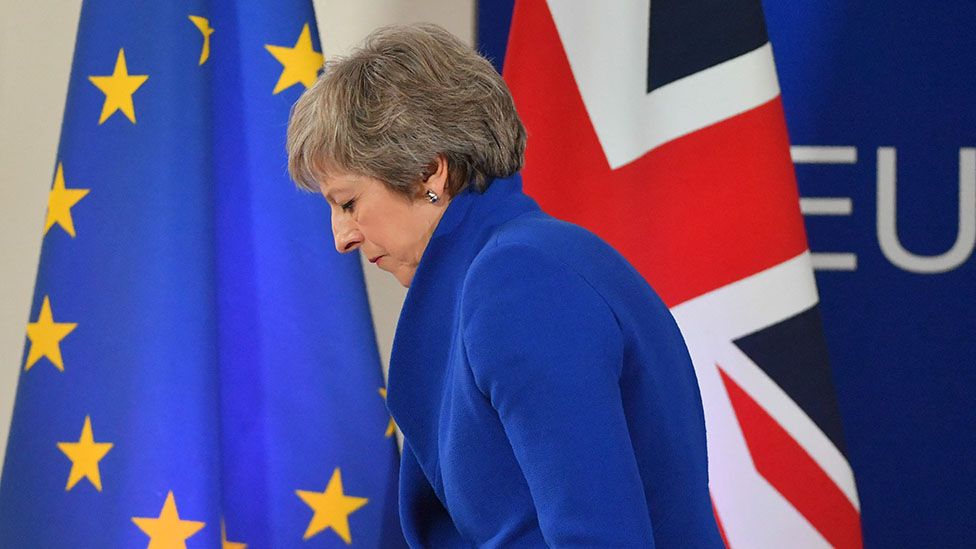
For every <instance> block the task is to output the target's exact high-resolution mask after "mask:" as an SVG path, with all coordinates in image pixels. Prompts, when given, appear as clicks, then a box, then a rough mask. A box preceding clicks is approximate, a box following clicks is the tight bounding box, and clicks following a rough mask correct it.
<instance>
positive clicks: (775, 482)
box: [716, 365, 862, 548]
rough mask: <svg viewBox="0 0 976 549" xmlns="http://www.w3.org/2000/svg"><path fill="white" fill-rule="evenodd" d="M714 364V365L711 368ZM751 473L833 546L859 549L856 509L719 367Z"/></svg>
mask: <svg viewBox="0 0 976 549" xmlns="http://www.w3.org/2000/svg"><path fill="white" fill-rule="evenodd" d="M716 366H717V365H716ZM719 373H720V374H721V376H722V382H723V383H724V384H725V390H726V392H727V393H728V395H729V399H730V400H731V401H732V408H733V409H734V410H735V416H736V418H737V419H738V421H739V426H740V427H741V428H742V434H743V436H744V437H745V440H746V445H747V446H748V447H749V454H750V455H751V456H752V461H753V463H754V464H755V466H756V470H757V471H759V474H761V475H762V476H763V478H765V479H766V480H767V481H769V483H770V484H771V485H772V486H773V488H775V489H776V490H777V491H778V492H779V493H780V494H782V495H783V497H785V498H786V499H787V500H788V501H789V502H790V503H791V504H792V505H793V506H794V507H795V508H796V510H797V511H799V512H800V514H801V515H803V516H804V517H805V518H806V519H807V520H808V521H810V524H812V525H813V527H814V528H816V529H817V531H818V532H820V534H821V535H822V536H823V537H824V538H826V540H827V542H828V543H830V544H831V545H833V546H834V547H839V548H848V547H857V548H859V547H862V540H861V522H860V515H859V513H858V511H857V509H855V508H854V506H853V505H851V502H850V501H849V500H848V499H847V497H846V496H845V495H844V494H843V492H841V490H840V488H838V487H837V485H836V484H834V482H833V481H832V480H831V479H830V477H828V476H827V474H826V473H824V471H823V469H821V468H820V466H819V465H817V462H816V461H814V460H813V458H811V457H810V454H808V453H807V452H806V450H804V449H803V448H802V447H800V445H799V444H797V442H796V441H795V440H794V439H793V437H791V436H790V435H789V433H787V432H786V431H785V430H784V429H783V428H782V427H781V426H780V425H779V424H778V423H777V422H776V420H774V419H773V418H772V417H771V416H770V415H769V414H768V413H766V411H765V410H763V408H762V407H761V406H760V405H759V403H757V402H756V401H755V400H753V398H752V397H751V396H749V394H748V393H746V392H745V391H744V390H743V389H742V388H741V387H740V386H739V385H738V384H736V383H735V381H733V380H732V378H730V377H729V376H728V375H727V374H726V373H725V372H724V371H723V370H722V369H721V367H719Z"/></svg>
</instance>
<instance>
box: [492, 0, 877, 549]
mask: <svg viewBox="0 0 976 549" xmlns="http://www.w3.org/2000/svg"><path fill="white" fill-rule="evenodd" d="M504 75H505V78H506V80H507V81H508V83H509V85H510V86H511V88H512V92H513V94H514V96H515V100H516V106H517V107H518V110H519V113H520V114H521V116H522V118H523V121H524V122H525V124H526V127H527V130H528V135H529V144H528V149H527V158H526V165H525V170H524V172H523V173H524V180H525V187H526V190H527V191H528V192H529V193H530V194H531V195H533V196H534V197H535V198H536V199H538V200H539V202H540V203H541V204H542V206H543V208H544V209H546V210H547V211H548V212H549V213H551V214H553V215H555V216H557V217H560V218H563V219H567V220H570V221H573V222H575V223H578V224H580V225H583V226H585V227H587V228H589V229H591V230H593V231H594V232H596V233H597V234H599V235H600V236H601V237H603V238H604V239H605V240H607V241H608V242H610V243H611V244H612V245H613V246H614V247H616V248H617V249H618V250H619V251H620V252H621V253H623V254H624V255H625V256H626V257H627V258H628V259H629V260H630V262H631V263H632V264H633V265H634V266H635V267H636V268H637V269H638V270H639V271H640V272H641V273H642V274H643V275H644V276H645V277H646V279H647V280H648V281H649V282H650V283H651V284H652V286H654V288H655V289H656V290H657V291H658V293H659V294H660V295H661V297H662V298H663V299H664V300H665V302H666V303H668V305H669V306H670V307H671V309H672V312H673V313H674V315H675V318H676V319H677V320H678V323H679V325H680V326H681V329H682V331H683V333H684V335H685V338H686V340H687V342H688V346H689V349H690V352H691V355H692V358H693V360H694V363H695V368H696V373H697V375H698V381H699V384H700V387H701V391H702V397H703V401H704V408H705V420H706V427H707V430H708V450H709V475H710V482H711V494H712V500H713V505H714V507H715V513H716V517H717V518H718V520H719V524H720V527H721V529H722V533H723V536H724V538H725V541H726V543H727V544H728V545H730V546H732V547H823V546H835V547H860V546H861V545H862V540H861V527H860V509H859V503H858V497H857V491H856V488H855V484H854V476H853V473H852V471H851V467H850V464H849V463H848V460H847V457H846V455H845V449H844V444H843V439H842V433H841V424H840V416H839V413H838V408H837V402H836V399H835V396H834V390H833V384H832V381H831V376H830V368H829V361H828V357H827V350H826V344H825V342H824V338H823V333H822V329H821V325H820V315H819V311H818V308H817V304H818V297H817V291H816V286H815V283H814V278H813V268H812V264H811V261H810V252H809V250H808V247H807V241H806V235H805V232H804V228H803V222H802V218H801V215H800V209H799V197H798V195H797V188H796V181H795V178H794V174H793V164H792V162H791V160H790V154H789V140H788V137H787V132H786V125H785V120H784V114H783V107H782V103H781V101H780V95H779V85H778V83H777V79H776V72H775V68H774V64H773V55H772V49H771V47H770V44H769V41H768V39H767V35H766V27H765V22H764V19H763V13H762V7H761V5H760V3H759V2H758V0H723V1H717V0H695V1H691V0H684V1H679V0H654V2H653V3H651V2H650V1H648V0H644V1H631V2H601V3H596V2H586V3H583V2H570V1H567V0H549V1H548V2H541V1H533V0H520V1H519V2H518V3H517V4H516V7H515V11H514V14H513V19H512V27H511V33H510V36H509V43H508V53H507V58H506V61H505V69H504Z"/></svg>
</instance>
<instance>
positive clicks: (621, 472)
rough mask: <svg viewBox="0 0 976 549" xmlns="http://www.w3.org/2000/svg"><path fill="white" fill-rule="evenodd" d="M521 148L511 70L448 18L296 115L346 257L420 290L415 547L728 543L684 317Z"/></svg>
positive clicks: (297, 166) (410, 469)
mask: <svg viewBox="0 0 976 549" xmlns="http://www.w3.org/2000/svg"><path fill="white" fill-rule="evenodd" d="M524 148H525V130H524V129H523V127H522V123H521V121H520V120H519V117H518V114H517V113H516V112H515V107H514V104H513V102H512V98H511V95H510V94H509V92H508V88H507V87H506V86H505V83H504V82H503V81H502V80H501V78H500V77H499V75H498V73H497V72H496V71H495V70H494V68H493V67H492V66H491V64H490V63H489V62H488V61H486V60H485V59H484V58H482V57H481V56H479V55H478V54H477V53H476V52H474V51H473V50H472V49H471V48H470V47H468V46H466V45H464V44H463V43H461V42H460V41H459V40H457V39H456V38H455V37H453V36H452V35H450V34H449V33H447V32H446V31H444V30H443V29H441V28H439V27H436V26H433V25H417V26H411V27H388V28H384V29H380V30H378V31H376V32H374V33H373V34H372V35H370V36H369V37H368V38H367V39H366V41H365V44H364V45H363V47H362V48H361V49H359V50H357V51H356V52H354V53H353V54H352V55H351V56H349V57H347V58H344V59H341V60H338V61H336V62H333V63H332V64H331V65H330V66H329V67H328V69H327V70H326V72H325V74H324V75H323V76H322V77H321V78H320V80H319V81H318V82H317V83H316V84H315V85H314V86H313V87H312V88H311V89H309V90H308V91H307V92H306V93H305V95H304V96H302V98H301V99H300V100H299V101H298V103H297V104H296V105H295V107H294V110H293V112H292V117H291V121H290V125H289V128H288V154H289V167H290V171H291V174H292V177H293V178H294V179H295V181H296V182H297V183H298V185H299V186H301V187H303V188H305V189H308V190H311V191H315V192H321V193H322V194H323V195H324V196H325V198H326V200H327V201H328V203H329V205H330V208H331V212H332V228H333V232H334V237H335V244H336V248H337V249H338V250H339V252H343V253H345V252H350V251H353V250H357V249H358V250H360V251H361V252H362V253H363V254H365V255H366V257H368V258H369V260H370V262H372V263H375V264H376V265H377V266H378V267H379V268H380V269H383V270H386V271H389V272H390V273H392V274H393V276H395V277H396V279H397V280H398V281H399V282H400V283H401V284H403V285H404V286H407V287H409V291H408V293H407V298H406V302H405V303H404V306H403V312H402V313H401V316H400V321H399V324H398V326H397V333H396V338H395V341H394V348H393V353H392V357H391V360H390V376H389V398H388V406H389V408H390V411H391V413H392V414H393V417H394V419H396V421H397V423H398V424H399V426H400V428H401V430H402V431H403V434H404V447H403V457H402V462H401V471H400V475H401V476H400V516H401V522H402V525H403V530H404V534H405V536H406V539H407V541H408V542H409V543H410V544H411V545H412V546H433V547H449V546H471V545H478V546H499V547H512V546H530V547H537V546H543V545H550V546H589V547H616V546H634V547H646V546H653V545H655V544H656V545H657V546H660V547H674V546H680V547H704V546H708V547H718V546H722V542H721V539H720V536H719V533H718V530H717V527H716V524H715V520H714V517H713V514H712V508H711V503H710V499H709V494H708V478H707V464H706V455H705V429H704V419H703V416H702V408H701V400H700V396H699V393H698V386H697V382H696V379H695V374H694V370H693V368H692V365H691V362H690V359H689V357H688V353H687V350H686V349H685V345H684V341H683V340H682V338H681V335H680V333H679V332H678V329H677V327H676V325H675V323H674V320H673V319H672V317H671V315H670V314H669V312H668V310H667V308H666V307H665V306H664V305H663V304H662V302H661V301H660V299H658V297H657V296H656V295H655V294H654V292H653V291H652V290H651V288H650V287H649V286H648V285H647V283H646V282H645V281H644V280H643V279H642V278H641V277H640V275H639V274H638V273H637V272H636V271H635V270H634V269H633V268H632V267H631V266H630V265H629V264H628V263H627V262H626V260H624V259H623V257H621V256H620V255H619V254H617V253H616V252H615V251H614V250H613V249H612V248H610V247H609V246H608V245H607V244H605V243H604V242H602V241H601V240H600V239H599V238H597V237H596V236H594V235H593V234H591V233H589V232H587V231H586V230H584V229H582V228H579V227H576V226H574V225H571V224H568V223H564V222H561V221H558V220H556V219H553V218H552V217H549V216H547V215H546V214H544V213H543V212H541V211H540V210H539V207H538V206H537V205H536V204H535V202H533V201H532V199H530V198H529V197H527V196H526V195H524V194H523V193H522V191H521V182H520V179H519V176H518V173H517V172H518V170H519V169H520V168H521V166H522V159H523V151H524ZM567 184H588V185H592V186H593V192H594V193H598V192H600V190H599V182H568V183H567Z"/></svg>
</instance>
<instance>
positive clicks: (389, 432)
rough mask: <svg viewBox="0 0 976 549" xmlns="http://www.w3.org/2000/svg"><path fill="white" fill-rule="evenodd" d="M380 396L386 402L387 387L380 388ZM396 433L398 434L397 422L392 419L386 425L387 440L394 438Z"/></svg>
mask: <svg viewBox="0 0 976 549" xmlns="http://www.w3.org/2000/svg"><path fill="white" fill-rule="evenodd" d="M380 396H381V397H383V400H386V387H380ZM394 432H396V422H395V421H393V418H392V417H391V418H390V422H389V423H388V424H387V425H386V438H390V437H392V436H393V433H394Z"/></svg>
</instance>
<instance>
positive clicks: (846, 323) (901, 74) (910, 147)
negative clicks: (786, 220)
mask: <svg viewBox="0 0 976 549" xmlns="http://www.w3.org/2000/svg"><path fill="white" fill-rule="evenodd" d="M512 4H513V2H512V1H509V0H501V1H497V0H496V1H493V2H481V3H479V7H478V11H479V13H478V15H479V24H478V32H479V43H480V47H481V49H482V51H483V52H484V53H485V54H487V55H488V56H489V57H491V58H492V59H493V60H494V61H495V62H496V64H498V65H499V67H500V66H501V62H502V61H503V60H504V57H505V44H506V41H507V36H508V27H509V24H510V19H511V10H512ZM764 7H765V9H766V18H767V24H768V31H769V36H770V40H771V42H772V44H773V48H774V53H775V56H776V62H777V68H778V72H779V77H780V85H781V88H782V95H783V102H784V104H785V108H786V115H787V124H788V126H789V130H790V139H791V142H792V143H793V145H794V146H798V147H803V148H802V149H796V150H795V152H796V155H795V156H796V160H797V177H798V180H799V185H800V194H801V196H803V197H806V198H829V199H832V200H830V201H827V202H820V203H819V204H818V203H812V202H807V203H806V204H804V206H805V208H806V212H807V215H806V225H807V231H808V234H809V240H810V248H811V250H812V251H813V252H814V253H815V254H817V255H816V257H817V261H818V262H819V263H820V264H821V265H823V266H824V268H821V269H819V270H818V271H817V283H818V285H819V290H820V295H821V308H822V312H823V317H824V327H825V331H826V335H827V340H828V344H829V347H830V354H831V359H832V361H833V372H834V377H835V379H834V382H835V387H836V389H837V392H838V399H839V401H840V408H841V413H842V415H843V421H844V428H845V435H846V441H847V448H848V452H849V458H850V461H851V465H852V466H853V468H854V473H855V477H856V481H857V485H858V491H859V495H860V499H861V511H862V515H861V516H862V525H863V529H864V540H865V544H866V545H867V546H869V547H923V546H924V547H953V546H963V545H965V544H967V543H971V540H972V539H974V538H976V520H973V517H974V516H976V495H974V494H976V471H974V468H976V467H974V463H976V428H974V426H976V406H974V405H973V397H972V396H971V395H970V392H971V391H972V390H973V388H974V387H976V337H974V335H976V318H974V314H973V313H974V310H976V259H974V258H973V255H972V248H973V245H972V240H971V236H970V235H971V234H972V233H971V232H970V229H969V228H970V227H972V226H973V224H974V223H976V218H974V216H976V214H974V213H973V209H974V207H976V206H974V202H976V198H973V195H972V190H971V189H972V188H973V186H974V185H976V151H973V150H972V149H971V148H973V147H976V109H974V108H973V101H974V99H976V55H974V53H973V52H976V27H974V25H973V21H976V4H973V3H935V4H932V5H927V6H926V7H925V9H924V10H923V9H920V8H919V6H918V4H917V3H915V2H912V3H909V2H907V1H904V0H896V1H894V2H886V3H884V4H883V5H882V4H880V3H876V2H875V3H868V2H856V1H855V2H844V3H826V4H824V3H802V2H765V3H764ZM961 161H962V162H963V167H964V170H963V174H960V162H961ZM879 174H880V175H879ZM961 175H962V177H961ZM961 182H962V183H961ZM961 188H962V189H963V190H964V192H963V195H964V196H963V202H962V204H963V205H964V206H965V208H964V211H963V215H962V216H960V203H961V202H960V200H961V199H960V189H961ZM892 191H895V192H894V193H893V192H892ZM892 194H894V199H892ZM818 206H819V207H818ZM818 212H819V213H818ZM830 212H833V213H830ZM960 227H962V228H963V229H962V230H961V229H960ZM957 237H958V240H959V243H958V245H956V241H957ZM954 245H955V248H956V250H955V252H953V253H947V252H949V251H950V249H952V248H953V247H954ZM821 254H831V255H821ZM944 254H945V255H944Z"/></svg>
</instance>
